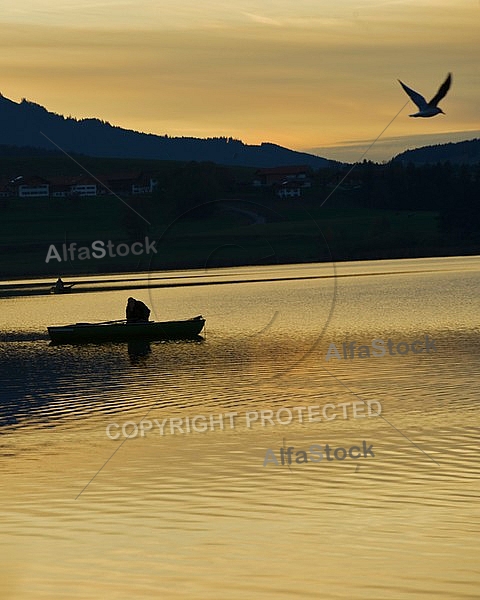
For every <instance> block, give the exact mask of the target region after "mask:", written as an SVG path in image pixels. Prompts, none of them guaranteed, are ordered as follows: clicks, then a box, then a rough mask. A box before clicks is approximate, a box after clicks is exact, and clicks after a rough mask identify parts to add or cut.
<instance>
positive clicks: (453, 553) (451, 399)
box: [0, 257, 480, 600]
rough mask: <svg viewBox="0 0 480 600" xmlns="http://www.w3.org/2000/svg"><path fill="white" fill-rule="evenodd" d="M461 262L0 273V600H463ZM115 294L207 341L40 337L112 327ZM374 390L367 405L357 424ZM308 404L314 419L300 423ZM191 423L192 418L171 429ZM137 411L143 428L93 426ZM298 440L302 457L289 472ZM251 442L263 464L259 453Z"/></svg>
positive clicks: (470, 305) (467, 375)
mask: <svg viewBox="0 0 480 600" xmlns="http://www.w3.org/2000/svg"><path fill="white" fill-rule="evenodd" d="M479 268H480V258H477V257H471V258H442V259H420V260H401V261H378V262H363V263H349V264H348V263H347V264H340V265H337V266H336V268H335V267H333V266H332V265H304V266H291V265H290V266H277V267H262V268H260V267H252V268H238V269H222V270H209V271H208V272H178V273H169V274H168V275H166V274H162V273H155V274H150V275H145V276H141V275H135V276H116V277H104V278H102V277H99V276H96V277H92V278H88V277H86V278H83V279H81V280H78V281H80V283H79V284H78V286H77V288H76V289H77V292H76V293H74V294H70V295H64V296H50V295H48V294H40V293H39V292H41V291H42V290H43V291H45V289H47V288H45V284H46V283H48V282H41V281H40V282H35V281H30V282H24V283H23V284H22V286H21V285H20V283H21V282H10V283H8V285H7V284H5V285H3V286H0V297H1V299H0V305H1V308H2V310H1V316H0V324H1V325H0V332H1V333H0V358H1V362H0V371H1V375H2V382H1V392H0V394H1V398H2V402H1V407H0V410H1V412H0V419H1V424H2V430H1V431H2V437H1V440H0V443H1V447H0V457H1V459H0V470H1V481H2V483H3V486H2V494H1V500H0V503H1V509H2V528H1V529H2V530H1V534H0V535H1V538H2V540H1V544H0V548H1V549H0V558H1V560H0V588H1V590H2V594H1V597H2V599H3V598H8V599H10V598H11V599H15V600H17V599H18V600H23V599H31V598H35V599H37V598H39V599H40V598H42V599H43V598H45V599H49V600H54V599H55V600H56V599H59V600H60V599H61V600H65V599H67V598H68V599H70V598H81V599H97V598H107V599H118V600H123V599H125V600H127V599H129V600H130V599H132V598H168V599H170V598H172V599H177V598H178V599H180V598H182V599H183V598H189V599H199V600H210V599H218V600H225V599H226V598H228V599H233V600H236V599H251V598H255V599H257V598H258V599H262V600H267V599H268V600H273V599H275V600H276V599H281V598H285V599H287V598H326V599H349V600H351V599H353V598H355V599H369V600H371V599H387V598H388V599H390V598H395V599H406V598H408V599H413V598H421V599H438V598H446V599H447V598H448V599H453V598H455V599H462V598H478V597H479V596H480V573H479V570H480V568H479V561H478V557H479V556H480V536H479V533H480V508H479V501H478V497H479V491H480V489H479V487H480V486H479V468H478V467H479V454H478V448H479V423H480V419H479V417H480V408H479V373H480V326H479V315H480V274H479ZM37 284H38V285H37ZM42 285H43V287H42ZM132 290H133V291H132ZM25 294H26V295H25ZM28 294H30V295H28ZM129 295H135V297H137V298H139V299H142V300H144V301H145V302H146V303H147V304H148V305H149V306H150V307H151V308H152V317H153V318H155V319H156V320H164V319H176V318H184V317H190V316H195V315H197V314H203V315H204V316H205V317H206V319H207V329H206V335H205V339H204V340H203V341H195V342H176V343H173V342H170V343H160V342H158V343H152V344H150V346H149V347H148V346H147V347H140V348H139V347H129V346H128V345H127V344H110V345H87V346H82V347H71V346H65V347H51V346H50V345H49V342H48V337H47V335H46V327H47V325H52V324H66V323H69V322H77V321H80V322H81V321H97V320H98V321H103V320H110V319H120V318H122V317H123V315H124V305H125V302H126V298H127V296H129ZM425 335H428V336H429V339H431V340H433V341H434V344H435V348H436V351H434V350H431V351H429V352H428V353H426V352H424V353H421V354H414V353H412V352H411V351H410V352H409V353H408V354H406V355H402V356H399V355H398V353H396V355H395V356H392V355H389V354H388V351H387V355H386V356H384V357H373V356H371V357H370V358H368V357H367V358H358V356H356V357H355V358H354V359H347V360H344V359H340V360H339V359H337V358H332V359H331V360H329V361H328V362H327V361H326V355H327V352H328V350H329V347H330V348H331V346H330V345H331V344H333V343H335V344H336V347H337V348H338V349H339V352H340V354H341V353H342V352H343V350H342V343H343V342H346V343H347V344H350V343H351V342H355V343H356V348H357V349H358V347H359V346H362V345H369V344H371V341H372V340H374V339H383V340H385V342H386V341H387V340H388V339H391V340H393V342H394V343H395V344H397V343H398V342H402V341H404V342H408V343H412V342H414V341H415V340H420V341H421V340H424V339H425ZM401 348H405V347H401ZM394 351H395V350H394ZM372 400H375V401H376V402H378V403H380V405H381V410H382V412H381V415H380V416H378V414H377V412H378V411H377V412H376V411H375V410H374V411H373V412H372V414H371V416H368V415H367V416H365V417H363V418H360V414H361V413H360V410H361V407H362V406H363V407H364V410H365V412H367V411H366V409H365V403H367V402H369V401H372ZM353 402H356V403H357V404H356V407H357V408H356V409H357V410H358V416H359V418H356V419H355V418H353V404H352V403H353ZM340 404H341V405H342V406H341V407H339V405H340ZM325 405H333V408H332V406H330V407H327V409H326V413H325V414H326V415H327V417H330V419H331V420H327V419H325V418H323V417H322V416H321V421H320V422H318V421H317V422H310V421H309V420H308V418H307V416H308V415H307V412H306V411H307V410H308V407H315V406H317V407H319V408H318V409H312V410H318V411H320V415H321V414H322V410H323V408H324V406H325ZM372 406H376V405H375V404H374V405H372ZM295 407H305V409H303V410H296V411H295V410H293V408H295ZM282 408H283V409H285V408H290V409H291V415H293V417H292V422H291V423H290V424H284V425H282V424H280V423H279V422H278V421H277V420H276V417H277V415H278V416H279V420H280V421H283V422H285V421H286V420H288V419H287V417H288V414H289V413H288V411H285V410H284V411H283V412H280V413H278V411H279V410H280V409H282ZM344 410H345V411H346V415H347V418H344V414H343V411H344ZM260 411H271V412H264V413H263V416H264V417H268V416H271V415H273V416H272V419H273V423H274V424H272V423H271V422H269V421H268V420H266V421H264V424H263V426H262V422H261V418H260V417H261V413H260ZM231 412H236V413H237V415H236V416H235V417H231V419H232V420H233V428H232V427H231V422H230V421H229V418H227V417H224V429H223V430H221V428H220V425H219V415H220V414H222V415H225V414H226V413H231ZM247 413H250V418H251V419H253V418H254V415H255V414H257V415H258V417H259V418H258V420H257V421H251V422H250V427H247ZM299 414H302V415H303V416H304V418H303V422H300V418H299ZM314 414H316V413H314ZM334 414H336V418H335V419H333V418H332V416H333V415H334ZM199 415H202V418H204V420H201V419H197V421H196V423H197V429H201V426H199V424H200V425H201V424H202V423H204V422H205V423H207V424H208V421H207V420H208V419H209V418H210V416H213V417H214V419H216V420H214V421H213V430H212V428H211V427H210V426H209V429H208V431H206V432H197V431H194V430H193V428H192V420H193V418H194V417H195V416H199ZM252 415H253V416H252ZM142 418H143V419H146V423H145V426H144V427H145V428H146V427H147V426H148V422H151V423H152V429H151V430H150V431H145V432H144V436H143V437H142V436H141V435H137V436H136V437H131V438H129V439H127V438H124V437H123V435H121V428H118V429H115V428H114V429H113V430H112V432H113V433H117V432H119V433H120V437H119V438H118V439H117V440H112V439H109V438H108V437H107V434H106V427H107V426H108V425H109V424H117V425H119V426H121V425H122V424H124V423H125V422H131V423H132V422H133V423H136V424H138V423H139V422H140V421H141V419H142ZM187 418H188V419H189V421H188V422H189V427H187V426H186V425H185V423H186V422H187ZM172 419H173V420H174V421H173V423H174V424H177V425H178V424H179V423H180V421H179V419H182V421H181V426H183V433H182V432H181V431H180V430H179V429H178V428H175V427H173V430H171V427H170V426H171V423H172V421H171V420H172ZM175 419H177V420H175ZM155 420H157V421H158V422H159V423H162V422H164V421H165V420H166V421H165V423H166V425H165V426H164V429H163V435H161V434H160V430H159V428H158V426H157V425H156V424H155ZM129 427H130V430H132V431H133V427H134V426H133V425H130V426H129ZM188 428H190V433H189V432H188V431H187V429H188ZM130 430H129V429H128V428H127V433H130ZM363 441H365V442H366V443H367V444H368V446H369V445H372V449H371V451H372V453H373V454H374V456H371V455H369V454H368V453H367V456H363V455H362V456H361V458H358V459H352V458H349V457H348V456H347V458H346V459H345V460H330V461H329V460H327V457H326V450H325V445H326V444H329V447H330V448H331V449H332V450H331V451H332V453H333V450H334V449H336V448H339V447H341V448H345V449H347V450H348V449H349V448H351V447H352V446H358V447H360V448H363V446H362V443H363ZM313 444H315V445H320V446H322V448H323V450H322V452H323V459H322V460H321V461H320V462H311V461H309V462H308V463H301V462H295V456H297V458H298V457H300V459H301V458H302V455H301V453H300V454H299V455H296V454H295V453H296V452H299V451H301V450H308V448H309V446H311V445H313ZM288 447H293V448H294V450H293V451H291V454H292V456H293V461H292V464H290V465H288V464H285V465H282V464H281V460H280V449H282V452H285V450H286V449H287V448H288ZM269 449H270V450H272V452H271V453H270V454H269V455H268V456H270V458H271V456H272V455H274V456H275V457H276V459H277V462H278V463H279V464H278V465H275V463H274V460H273V459H271V460H270V461H268V463H267V464H266V466H264V461H265V458H266V456H267V451H268V450H269ZM355 452H356V451H354V453H355ZM361 452H363V450H361ZM317 456H318V455H317ZM338 456H339V457H343V455H342V453H341V451H339V454H338ZM330 458H332V457H331V456H330Z"/></svg>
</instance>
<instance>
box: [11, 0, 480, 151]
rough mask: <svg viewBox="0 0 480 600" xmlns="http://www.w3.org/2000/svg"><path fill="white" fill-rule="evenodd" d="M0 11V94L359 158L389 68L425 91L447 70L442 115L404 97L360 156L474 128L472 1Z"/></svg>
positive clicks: (47, 2)
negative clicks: (420, 110) (422, 115)
mask: <svg viewBox="0 0 480 600" xmlns="http://www.w3.org/2000/svg"><path fill="white" fill-rule="evenodd" d="M0 21H1V26H2V36H1V42H0V43H1V45H2V48H1V53H0V69H1V73H2V82H1V85H0V92H1V93H2V94H3V95H4V96H6V97H8V98H10V99H12V100H15V101H19V100H21V99H22V98H23V97H26V98H27V99H29V100H32V101H34V102H37V103H39V104H42V105H43V106H45V107H46V108H47V109H48V110H51V111H54V112H57V113H61V114H64V115H71V116H75V117H78V118H81V117H98V118H101V119H104V120H107V121H109V122H111V123H112V124H115V125H119V126H121V127H126V128H131V129H137V130H140V131H145V132H152V133H157V134H161V135H163V134H168V135H171V136H176V135H185V136H196V137H209V136H232V137H235V138H239V139H242V140H243V141H244V142H246V143H250V144H256V143H260V142H262V141H269V142H274V143H277V144H280V145H283V146H287V147H289V148H293V149H296V150H307V151H312V152H315V153H318V154H321V155H322V156H327V157H328V158H337V159H344V160H355V159H356V158H358V157H359V156H360V155H361V154H362V152H363V151H364V149H365V148H366V146H368V145H369V143H371V141H372V140H374V139H375V138H376V137H377V136H378V135H379V134H380V132H381V131H382V130H383V128H384V127H385V126H386V125H387V124H388V123H389V121H390V120H391V119H392V118H393V117H394V115H395V114H396V113H397V112H398V111H399V110H400V109H401V108H402V106H403V105H404V104H405V102H406V101H407V100H408V98H407V96H406V95H405V93H404V92H403V90H402V89H401V87H400V85H399V84H398V82H397V78H399V79H402V80H403V81H404V82H405V83H407V85H409V86H411V87H413V88H414V89H416V90H418V91H419V92H420V93H422V94H424V95H425V96H426V97H427V100H428V99H430V98H431V97H432V96H433V95H434V94H435V92H436V91H437V89H438V86H439V85H440V84H441V83H442V81H443V80H444V79H445V77H446V75H447V73H448V72H449V71H451V72H452V73H453V85H452V88H451V90H450V92H449V94H448V95H447V97H446V98H445V99H444V100H443V101H442V103H441V107H442V108H443V110H444V111H445V113H446V116H443V115H439V116H437V117H435V118H432V119H409V118H408V114H409V113H411V112H415V110H416V109H415V107H414V105H413V104H412V103H411V102H410V103H409V104H408V106H407V107H405V109H404V110H403V112H402V113H401V114H400V115H399V116H398V117H397V119H396V120H395V121H394V122H393V123H392V125H391V126H390V127H389V129H388V130H387V131H386V132H385V134H384V136H383V137H382V140H381V141H379V142H378V143H377V144H376V145H375V146H374V148H373V149H372V151H371V152H370V153H369V154H368V155H367V158H372V159H373V160H384V159H388V158H390V157H391V156H392V154H394V153H396V152H398V151H401V150H403V149H405V148H407V147H415V146H420V145H425V144H428V143H439V142H446V141H457V140H459V139H471V138H473V137H480V69H479V58H480V26H479V25H480V1H479V0H398V1H396V0H391V1H389V0H385V1H382V0H337V1H336V2H332V1H331V0H329V1H328V2H327V1H326V0H297V1H295V2H294V1H292V0H231V1H230V2H228V3H227V2H224V1H222V2H220V1H219V0H203V1H202V2H198V0H177V1H176V2H168V3H167V2H161V1H160V2H152V1H149V2H146V1H145V0H125V1H118V0H101V1H99V2H96V1H95V0H92V1H89V0H61V1H60V0H16V2H8V3H6V2H2V11H1V16H0ZM339 147H340V148H339Z"/></svg>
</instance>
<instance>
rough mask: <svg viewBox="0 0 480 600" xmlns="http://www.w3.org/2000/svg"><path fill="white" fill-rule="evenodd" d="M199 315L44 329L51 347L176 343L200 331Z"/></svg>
mask: <svg viewBox="0 0 480 600" xmlns="http://www.w3.org/2000/svg"><path fill="white" fill-rule="evenodd" d="M204 325H205V319H204V318H203V317H202V316H198V317H194V318H193V319H185V320H183V321H163V322H158V323H157V322H155V321H148V322H144V323H126V322H125V321H107V322H105V323H75V324H74V325H62V326H59V327H48V334H49V336H50V339H51V340H52V343H54V344H87V343H96V342H129V341H132V340H145V341H155V340H178V339H195V338H196V337H197V336H198V335H199V334H200V332H201V331H202V329H203V326H204Z"/></svg>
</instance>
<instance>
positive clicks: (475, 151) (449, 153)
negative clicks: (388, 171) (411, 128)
mask: <svg viewBox="0 0 480 600" xmlns="http://www.w3.org/2000/svg"><path fill="white" fill-rule="evenodd" d="M393 161H402V162H404V163H409V162H411V163H414V164H428V163H430V164H436V163H444V162H450V163H452V164H457V165H461V164H464V165H473V164H476V163H480V139H478V138H475V139H473V140H467V141H464V142H449V143H447V144H436V145H434V146H423V147H422V148H416V149H414V150H406V151H405V152H402V153H401V154H397V156H395V157H394V158H393Z"/></svg>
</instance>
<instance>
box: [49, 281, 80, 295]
mask: <svg viewBox="0 0 480 600" xmlns="http://www.w3.org/2000/svg"><path fill="white" fill-rule="evenodd" d="M74 285H75V284H74V283H71V284H70V285H64V286H63V287H57V286H56V285H52V287H51V288H50V293H51V294H68V292H70V291H71V289H72V287H73V286H74Z"/></svg>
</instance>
